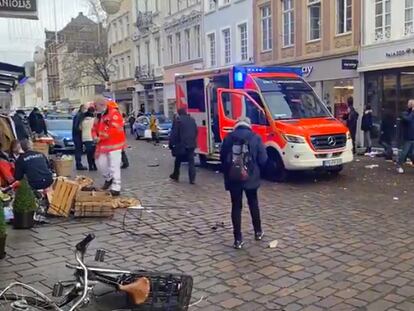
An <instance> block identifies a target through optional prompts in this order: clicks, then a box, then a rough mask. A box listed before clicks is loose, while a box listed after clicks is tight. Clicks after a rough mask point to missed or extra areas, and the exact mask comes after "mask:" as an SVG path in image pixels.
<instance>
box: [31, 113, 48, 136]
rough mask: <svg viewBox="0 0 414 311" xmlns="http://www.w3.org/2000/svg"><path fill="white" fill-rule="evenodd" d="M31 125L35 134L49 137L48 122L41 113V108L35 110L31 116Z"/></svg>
mask: <svg viewBox="0 0 414 311" xmlns="http://www.w3.org/2000/svg"><path fill="white" fill-rule="evenodd" d="M29 124H30V128H31V129H32V132H33V133H36V134H39V135H47V128H46V122H45V119H44V118H43V115H42V114H41V113H40V110H39V108H37V107H35V108H33V110H32V112H31V113H30V115H29Z"/></svg>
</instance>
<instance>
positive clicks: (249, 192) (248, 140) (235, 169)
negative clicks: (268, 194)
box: [220, 118, 267, 249]
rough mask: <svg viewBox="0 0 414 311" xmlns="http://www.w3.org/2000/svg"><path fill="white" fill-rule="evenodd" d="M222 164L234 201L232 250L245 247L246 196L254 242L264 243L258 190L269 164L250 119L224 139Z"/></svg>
mask: <svg viewBox="0 0 414 311" xmlns="http://www.w3.org/2000/svg"><path fill="white" fill-rule="evenodd" d="M220 160H221V163H222V165H223V173H224V185H225V189H226V190H227V191H229V192H230V197H231V205H232V208H231V220H232V223H233V234H234V245H233V247H234V248H236V249H241V248H242V247H243V244H244V242H243V236H242V233H241V213H242V206H243V192H244V193H246V196H247V202H248V204H249V209H250V215H251V217H252V222H253V228H254V237H255V239H256V240H257V241H260V240H262V238H263V234H264V233H263V230H262V226H261V220H260V210H259V201H258V189H259V187H260V168H261V167H264V166H265V164H266V162H267V153H266V149H265V147H264V144H263V142H262V140H261V138H260V136H258V135H257V134H255V133H254V132H253V131H252V129H251V122H250V119H249V118H240V119H239V120H238V121H237V123H236V125H235V127H234V130H233V132H232V133H230V134H229V135H228V136H227V137H226V138H225V139H224V141H223V145H222V146H221V151H220Z"/></svg>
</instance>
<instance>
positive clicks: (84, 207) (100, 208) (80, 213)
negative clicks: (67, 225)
mask: <svg viewBox="0 0 414 311" xmlns="http://www.w3.org/2000/svg"><path fill="white" fill-rule="evenodd" d="M113 215H114V202H113V200H112V196H111V194H110V193H108V192H96V191H78V194H77V196H76V203H75V217H112V216H113Z"/></svg>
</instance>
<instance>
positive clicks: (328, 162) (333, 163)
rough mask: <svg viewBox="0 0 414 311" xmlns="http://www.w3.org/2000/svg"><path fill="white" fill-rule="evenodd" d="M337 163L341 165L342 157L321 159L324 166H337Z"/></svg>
mask: <svg viewBox="0 0 414 311" xmlns="http://www.w3.org/2000/svg"><path fill="white" fill-rule="evenodd" d="M338 165H342V159H333V160H326V161H323V166H324V167H330V166H338Z"/></svg>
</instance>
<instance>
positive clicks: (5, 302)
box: [0, 293, 56, 311]
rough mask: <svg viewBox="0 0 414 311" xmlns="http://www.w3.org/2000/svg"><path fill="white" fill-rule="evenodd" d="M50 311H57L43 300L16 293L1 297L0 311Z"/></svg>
mask: <svg viewBox="0 0 414 311" xmlns="http://www.w3.org/2000/svg"><path fill="white" fill-rule="evenodd" d="M14 310H27V311H48V310H56V307H55V306H53V305H52V304H51V303H50V302H48V301H45V300H43V299H41V298H36V297H31V296H25V295H21V294H16V293H8V294H4V295H3V296H1V297H0V311H14Z"/></svg>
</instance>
